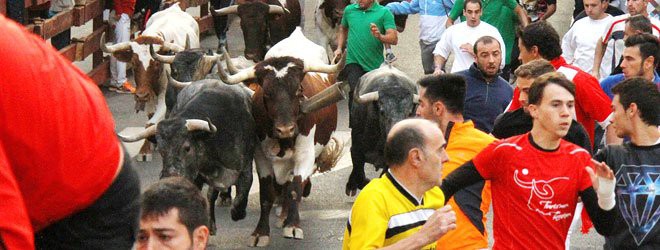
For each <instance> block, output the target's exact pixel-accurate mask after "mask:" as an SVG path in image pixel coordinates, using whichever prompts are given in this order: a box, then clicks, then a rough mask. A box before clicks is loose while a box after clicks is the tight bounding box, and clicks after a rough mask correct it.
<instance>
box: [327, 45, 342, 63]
mask: <svg viewBox="0 0 660 250" xmlns="http://www.w3.org/2000/svg"><path fill="white" fill-rule="evenodd" d="M342 52H343V50H342V49H341V48H337V49H336V50H335V52H334V54H335V55H334V56H333V57H332V61H331V62H330V63H337V60H339V59H341V53H342Z"/></svg>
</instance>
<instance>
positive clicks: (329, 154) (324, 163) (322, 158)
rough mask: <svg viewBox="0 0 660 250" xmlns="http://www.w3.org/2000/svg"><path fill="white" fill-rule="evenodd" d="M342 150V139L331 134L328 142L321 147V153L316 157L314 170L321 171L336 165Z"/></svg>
mask: <svg viewBox="0 0 660 250" xmlns="http://www.w3.org/2000/svg"><path fill="white" fill-rule="evenodd" d="M343 152H344V141H343V140H341V139H339V138H337V137H335V136H332V137H331V138H330V141H328V144H326V145H325V147H323V151H321V154H320V155H319V156H318V157H317V158H316V170H317V171H318V172H321V173H324V172H327V171H330V170H331V169H332V168H334V167H335V166H336V165H337V162H339V158H341V155H342V154H343Z"/></svg>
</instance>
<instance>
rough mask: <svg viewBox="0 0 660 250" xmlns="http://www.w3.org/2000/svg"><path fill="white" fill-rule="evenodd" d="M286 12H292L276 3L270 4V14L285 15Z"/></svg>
mask: <svg viewBox="0 0 660 250" xmlns="http://www.w3.org/2000/svg"><path fill="white" fill-rule="evenodd" d="M285 13H291V12H290V11H289V10H288V9H286V8H284V7H282V6H279V5H274V4H269V5H268V14H279V15H284V14H285Z"/></svg>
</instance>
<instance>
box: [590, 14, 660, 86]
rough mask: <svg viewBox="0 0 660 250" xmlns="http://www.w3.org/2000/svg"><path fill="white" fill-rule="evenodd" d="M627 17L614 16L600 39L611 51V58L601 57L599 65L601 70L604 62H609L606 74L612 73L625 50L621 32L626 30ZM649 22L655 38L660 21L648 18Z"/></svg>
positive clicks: (659, 28) (627, 15) (625, 15)
mask: <svg viewBox="0 0 660 250" xmlns="http://www.w3.org/2000/svg"><path fill="white" fill-rule="evenodd" d="M628 17H630V15H629V14H624V15H620V16H615V17H614V18H612V19H611V20H612V22H611V23H610V24H609V25H607V28H606V29H605V30H604V31H603V34H602V37H601V38H602V39H603V43H605V44H607V49H610V48H612V49H613V51H612V56H611V57H606V56H603V61H602V63H601V68H602V67H603V65H604V63H605V61H608V60H609V63H611V64H610V65H611V69H610V70H609V71H608V72H612V69H613V68H614V67H616V66H617V65H618V64H619V60H620V59H621V56H622V55H623V49H624V48H625V46H624V42H623V31H624V30H625V28H626V19H628ZM650 20H651V25H652V29H653V35H655V36H656V37H657V36H658V32H660V20H658V19H655V18H650ZM606 76H607V75H601V77H606Z"/></svg>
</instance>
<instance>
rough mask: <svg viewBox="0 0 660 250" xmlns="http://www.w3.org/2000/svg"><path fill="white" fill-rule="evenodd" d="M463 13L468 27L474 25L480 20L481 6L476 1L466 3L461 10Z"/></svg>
mask: <svg viewBox="0 0 660 250" xmlns="http://www.w3.org/2000/svg"><path fill="white" fill-rule="evenodd" d="M463 15H464V16H465V19H466V21H467V25H468V26H470V27H476V26H478V25H479V23H480V22H481V19H480V18H481V6H479V4H478V3H468V4H467V5H466V6H465V9H464V10H463Z"/></svg>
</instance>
